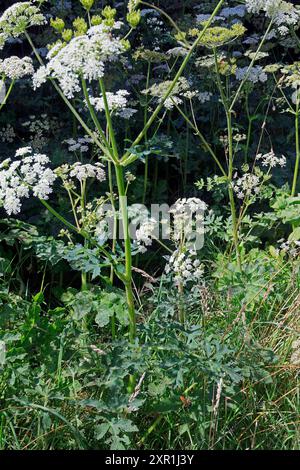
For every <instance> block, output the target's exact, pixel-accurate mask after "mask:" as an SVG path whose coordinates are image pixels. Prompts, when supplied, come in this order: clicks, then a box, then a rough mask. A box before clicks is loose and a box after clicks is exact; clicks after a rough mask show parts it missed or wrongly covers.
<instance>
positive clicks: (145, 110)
mask: <svg viewBox="0 0 300 470" xmlns="http://www.w3.org/2000/svg"><path fill="white" fill-rule="evenodd" d="M150 70H151V62H150V61H149V62H148V68H147V80H146V90H148V88H149V81H150ZM147 108H148V94H146V103H145V109H144V126H145V124H146V123H147V113H148V109H147ZM144 137H145V144H146V147H147V142H148V139H147V131H146V132H145V136H144ZM148 171H149V155H146V157H145V170H144V189H143V198H142V204H145V201H146V196H147V187H148Z"/></svg>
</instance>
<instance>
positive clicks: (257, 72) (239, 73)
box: [235, 65, 268, 83]
mask: <svg viewBox="0 0 300 470" xmlns="http://www.w3.org/2000/svg"><path fill="white" fill-rule="evenodd" d="M235 76H236V78H237V80H239V81H242V80H244V79H245V77H246V76H247V80H248V81H249V82H252V83H258V82H261V83H264V82H266V81H267V80H268V75H267V74H266V72H265V71H264V69H263V67H261V66H260V65H256V66H254V67H252V68H251V69H250V70H249V67H239V68H237V69H236V72H235Z"/></svg>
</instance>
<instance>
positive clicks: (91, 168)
mask: <svg viewBox="0 0 300 470" xmlns="http://www.w3.org/2000/svg"><path fill="white" fill-rule="evenodd" d="M70 177H71V178H76V179H78V180H79V181H81V182H82V181H84V180H86V179H87V178H96V179H97V180H98V181H105V179H106V174H105V171H104V169H103V165H102V163H95V164H94V165H91V164H90V163H86V164H83V163H80V162H76V163H74V165H72V166H71V171H70Z"/></svg>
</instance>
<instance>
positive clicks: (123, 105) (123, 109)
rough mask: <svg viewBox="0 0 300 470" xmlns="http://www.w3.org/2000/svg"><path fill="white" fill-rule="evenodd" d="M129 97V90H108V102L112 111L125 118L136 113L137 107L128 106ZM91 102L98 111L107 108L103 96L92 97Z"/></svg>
mask: <svg viewBox="0 0 300 470" xmlns="http://www.w3.org/2000/svg"><path fill="white" fill-rule="evenodd" d="M128 97H129V92H128V91H127V90H118V91H117V92H116V93H111V92H109V91H108V92H106V98H107V103H108V107H109V110H110V111H111V113H113V114H115V115H117V116H120V117H123V118H124V119H129V118H130V117H131V116H132V115H133V114H134V113H136V112H137V110H136V109H133V108H128V107H127V103H128ZM90 102H91V104H92V105H93V106H94V108H95V109H96V111H99V112H103V111H104V110H105V105H104V99H103V96H100V97H99V98H94V97H90Z"/></svg>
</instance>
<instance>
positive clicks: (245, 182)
mask: <svg viewBox="0 0 300 470" xmlns="http://www.w3.org/2000/svg"><path fill="white" fill-rule="evenodd" d="M260 184H261V180H260V178H259V177H258V176H256V175H253V174H251V173H245V174H244V175H243V176H242V177H241V178H238V179H237V180H236V181H234V182H233V183H232V186H233V190H234V192H235V193H236V195H237V197H238V198H239V199H244V198H245V197H246V196H248V197H250V196H254V195H255V194H257V193H258V192H259V189H260Z"/></svg>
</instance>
